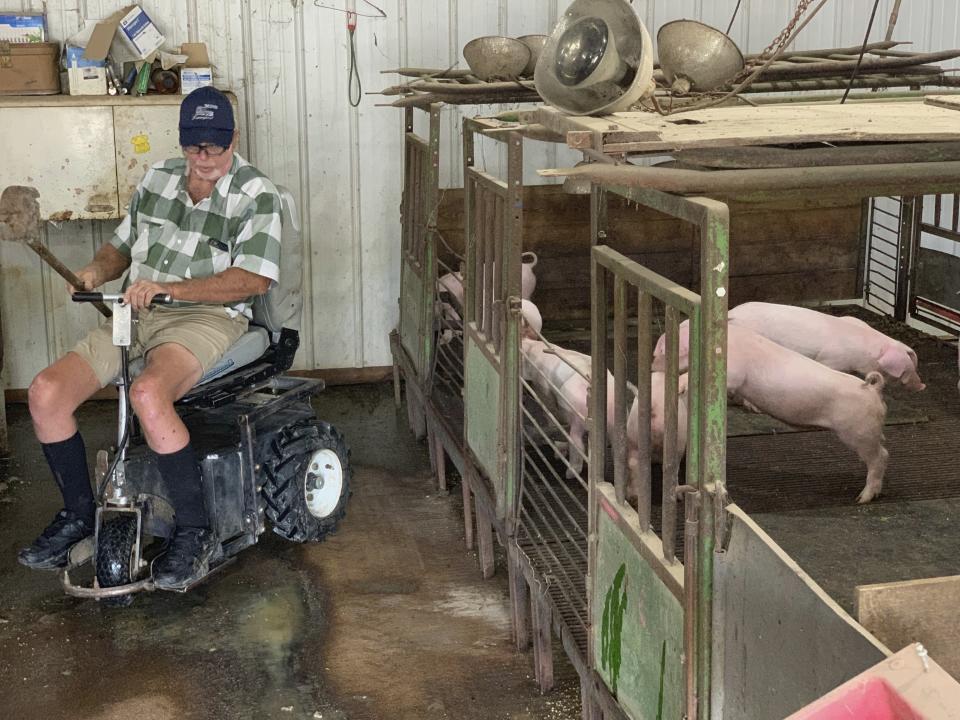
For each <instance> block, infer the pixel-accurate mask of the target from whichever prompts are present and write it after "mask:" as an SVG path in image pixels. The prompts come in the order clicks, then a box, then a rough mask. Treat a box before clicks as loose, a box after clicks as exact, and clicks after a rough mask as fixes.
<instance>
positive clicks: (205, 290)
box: [125, 267, 270, 310]
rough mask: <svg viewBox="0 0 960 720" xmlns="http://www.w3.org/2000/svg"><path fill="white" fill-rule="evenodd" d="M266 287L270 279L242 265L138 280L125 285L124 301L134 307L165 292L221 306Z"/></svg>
mask: <svg viewBox="0 0 960 720" xmlns="http://www.w3.org/2000/svg"><path fill="white" fill-rule="evenodd" d="M269 289H270V278H267V277H264V276H263V275H257V274H256V273H252V272H250V271H248V270H244V269H242V268H237V267H231V268H227V269H226V270H224V271H223V272H220V273H217V274H216V275H210V276H209V277H204V278H194V279H191V280H180V281H178V282H166V283H156V282H150V281H148V280H138V281H137V282H135V283H133V284H132V285H130V287H128V288H127V292H126V294H125V300H126V302H128V303H130V305H131V306H132V307H133V309H134V310H140V309H142V308H144V307H146V306H147V305H149V304H150V300H152V299H153V296H154V295H164V294H169V295H170V296H171V297H172V298H173V299H174V300H185V301H188V302H199V303H210V304H212V305H225V304H229V303H235V302H240V301H241V300H246V299H247V298H248V297H250V296H252V295H263V294H264V293H265V292H267V290H269Z"/></svg>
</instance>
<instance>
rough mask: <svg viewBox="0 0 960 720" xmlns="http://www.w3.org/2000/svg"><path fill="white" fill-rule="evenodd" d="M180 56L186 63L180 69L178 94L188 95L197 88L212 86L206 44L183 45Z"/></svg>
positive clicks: (211, 68) (211, 70)
mask: <svg viewBox="0 0 960 720" xmlns="http://www.w3.org/2000/svg"><path fill="white" fill-rule="evenodd" d="M180 54H181V55H186V56H187V61H186V62H185V63H184V64H183V67H182V68H180V93H181V94H183V95H189V94H190V93H192V92H193V91H194V90H196V89H197V88H202V87H207V86H208V85H213V67H212V66H211V65H210V55H209V54H208V53H207V45H206V43H183V44H182V45H181V46H180Z"/></svg>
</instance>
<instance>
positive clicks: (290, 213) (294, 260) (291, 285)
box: [253, 185, 303, 333]
mask: <svg viewBox="0 0 960 720" xmlns="http://www.w3.org/2000/svg"><path fill="white" fill-rule="evenodd" d="M277 191H278V192H279V193H280V203H281V206H282V210H283V225H282V228H281V235H280V280H279V282H277V284H276V285H275V286H274V287H273V288H271V289H270V290H269V291H268V292H267V293H266V294H265V295H260V296H258V297H256V298H255V299H254V301H253V324H254V325H260V326H262V327H265V328H266V329H267V330H269V331H270V333H278V332H280V330H282V329H283V328H288V329H290V330H299V329H300V312H301V310H302V309H303V292H302V287H303V238H302V236H301V234H300V216H299V215H298V214H297V205H296V201H295V200H294V199H293V195H292V194H291V193H290V191H289V190H287V188H285V187H283V186H281V185H277Z"/></svg>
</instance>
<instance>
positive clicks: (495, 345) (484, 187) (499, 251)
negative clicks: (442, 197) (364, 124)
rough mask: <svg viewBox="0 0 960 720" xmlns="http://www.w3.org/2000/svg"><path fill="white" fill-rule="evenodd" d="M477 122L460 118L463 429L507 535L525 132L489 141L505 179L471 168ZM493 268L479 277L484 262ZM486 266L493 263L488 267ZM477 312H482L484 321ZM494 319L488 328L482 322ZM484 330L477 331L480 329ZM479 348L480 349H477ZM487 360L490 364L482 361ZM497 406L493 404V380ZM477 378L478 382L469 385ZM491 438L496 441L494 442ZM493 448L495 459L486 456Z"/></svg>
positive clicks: (515, 452) (516, 470) (512, 502)
mask: <svg viewBox="0 0 960 720" xmlns="http://www.w3.org/2000/svg"><path fill="white" fill-rule="evenodd" d="M481 129H482V128H481V126H480V125H478V124H477V123H476V122H475V121H474V120H472V119H469V118H467V119H465V120H464V123H463V137H464V154H463V159H464V187H465V208H466V245H467V252H466V260H467V267H466V276H465V278H464V280H465V282H464V290H465V291H464V295H465V298H464V300H465V307H464V310H465V316H464V320H465V323H466V325H467V326H469V328H470V333H472V334H471V342H472V343H473V347H472V350H471V348H470V345H469V343H468V346H467V347H468V349H467V353H468V358H467V363H466V375H465V385H466V393H465V395H466V397H465V412H466V417H465V420H464V434H465V441H466V444H467V446H468V447H469V448H470V449H471V450H472V451H473V454H474V456H475V457H477V459H478V462H479V463H480V464H481V466H482V468H483V470H484V472H485V473H486V475H487V476H488V477H489V478H490V480H491V483H492V484H493V487H494V488H495V492H496V497H495V502H496V510H497V517H498V518H499V519H502V520H504V521H505V525H506V529H507V533H508V534H512V532H513V529H514V527H515V524H516V508H517V502H518V501H517V495H518V488H519V477H520V470H521V457H520V452H521V451H520V447H521V446H520V314H519V298H520V262H521V261H520V255H521V244H522V236H523V182H522V175H523V137H522V136H521V135H520V134H519V133H510V134H508V135H507V136H506V137H505V138H504V137H503V136H495V138H494V139H496V140H498V141H501V142H505V143H506V145H507V178H506V181H503V180H500V179H498V178H495V177H493V176H491V175H489V174H488V173H486V172H483V171H482V170H480V169H478V168H476V167H474V165H473V163H474V149H475V137H474V136H475V133H477V132H480V131H481ZM491 260H493V263H494V265H495V266H496V270H495V271H493V270H492V269H491V272H490V274H488V275H485V274H484V270H483V268H484V265H483V263H484V262H490V261H491ZM488 267H490V266H488ZM484 279H486V280H487V281H488V282H489V281H490V280H491V279H492V280H493V283H492V287H491V292H492V294H493V297H492V307H488V308H486V309H482V308H480V307H478V300H479V298H480V297H482V293H478V292H477V291H478V289H479V283H481V282H482V281H483V280H484ZM481 310H483V314H484V315H486V316H487V318H486V320H485V319H484V318H481V317H480V315H481ZM487 320H489V321H491V322H490V326H489V327H483V324H484V322H486V321H487ZM478 328H481V329H482V332H480V331H479V330H478ZM481 346H482V348H481ZM483 363H487V365H488V367H487V368H482V367H481V366H482V364H483ZM494 376H495V377H496V389H497V391H498V393H499V394H498V395H496V396H495V399H496V403H495V404H493V405H491V399H492V398H493V397H494V396H491V395H490V394H489V393H490V392H492V391H493V390H492V388H493V380H492V378H493V377H494ZM474 382H479V383H482V386H481V387H472V384H473V383H474ZM494 440H495V444H492V443H493V441H494ZM491 452H493V453H495V457H492V456H491V455H490V453H491Z"/></svg>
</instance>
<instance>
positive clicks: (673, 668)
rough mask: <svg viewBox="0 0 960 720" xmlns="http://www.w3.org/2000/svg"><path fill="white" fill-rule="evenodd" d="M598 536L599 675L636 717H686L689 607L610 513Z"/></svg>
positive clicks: (595, 636)
mask: <svg viewBox="0 0 960 720" xmlns="http://www.w3.org/2000/svg"><path fill="white" fill-rule="evenodd" d="M596 531H597V534H598V552H597V559H596V567H595V570H594V572H595V583H596V587H597V590H598V599H602V602H598V603H596V604H595V605H594V609H593V615H592V617H591V621H592V633H593V644H594V646H595V647H598V648H600V649H601V651H600V653H599V657H598V658H597V663H596V666H595V667H596V670H597V672H598V673H599V675H600V676H601V677H602V678H603V680H604V682H605V683H606V684H607V687H609V688H610V689H611V691H612V692H613V693H614V695H615V697H616V698H617V700H618V701H619V703H620V704H621V705H622V706H623V708H624V709H625V710H626V711H627V712H628V713H629V714H630V716H631V717H634V718H638V720H639V719H640V718H651V719H652V718H655V717H662V718H682V717H683V715H684V697H683V687H684V683H683V678H684V668H683V606H682V605H681V603H680V601H679V600H677V598H676V597H675V596H674V595H673V594H672V593H671V592H670V591H669V590H667V588H666V586H665V585H664V584H663V583H662V582H661V581H660V580H659V579H658V578H657V576H656V574H655V573H654V572H653V569H652V568H651V567H650V565H649V564H647V563H646V562H644V560H643V559H642V558H641V557H640V555H639V554H638V553H637V551H636V549H635V548H634V547H633V545H632V544H631V543H630V541H629V540H628V539H627V538H626V537H625V536H624V535H623V533H622V532H621V531H620V530H619V528H617V526H616V524H615V523H614V522H613V520H611V518H610V517H609V516H608V515H607V514H606V513H605V512H601V513H600V515H599V517H598V523H597V529H596Z"/></svg>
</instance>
